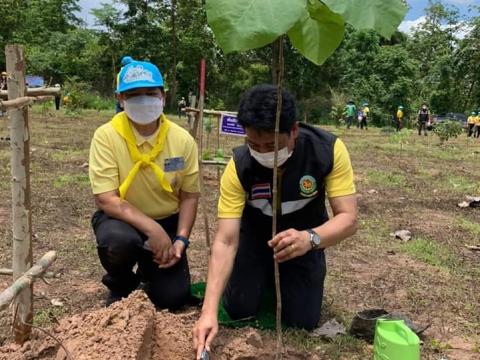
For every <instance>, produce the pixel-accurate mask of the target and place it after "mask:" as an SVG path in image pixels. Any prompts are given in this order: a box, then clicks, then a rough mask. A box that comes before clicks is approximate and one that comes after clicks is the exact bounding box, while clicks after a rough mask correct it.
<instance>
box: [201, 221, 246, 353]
mask: <svg viewBox="0 0 480 360" xmlns="http://www.w3.org/2000/svg"><path fill="white" fill-rule="evenodd" d="M239 233H240V219H219V220H218V232H217V234H216V236H215V240H214V242H213V245H212V254H211V256H210V261H209V265H208V277H207V289H206V292H205V300H204V302H203V307H202V314H201V316H200V319H199V320H198V321H197V323H196V324H195V327H194V328H193V344H194V348H195V349H196V350H197V357H196V358H197V359H200V354H201V352H202V351H203V349H204V348H206V349H207V350H210V344H211V342H212V340H213V339H214V337H215V335H216V334H217V332H218V319H217V313H218V305H219V302H220V297H221V295H222V293H223V290H224V289H225V286H226V284H227V280H228V279H229V277H230V274H231V272H232V268H233V263H234V260H235V255H236V253H237V249H238V242H239Z"/></svg>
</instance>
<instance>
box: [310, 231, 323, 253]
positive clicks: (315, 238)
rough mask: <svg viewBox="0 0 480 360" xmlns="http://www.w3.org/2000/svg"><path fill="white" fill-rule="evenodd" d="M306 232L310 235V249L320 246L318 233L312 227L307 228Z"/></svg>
mask: <svg viewBox="0 0 480 360" xmlns="http://www.w3.org/2000/svg"><path fill="white" fill-rule="evenodd" d="M307 232H308V233H309V235H310V245H312V250H317V249H318V248H320V242H321V239H320V235H318V234H317V233H316V232H315V231H313V230H312V229H307Z"/></svg>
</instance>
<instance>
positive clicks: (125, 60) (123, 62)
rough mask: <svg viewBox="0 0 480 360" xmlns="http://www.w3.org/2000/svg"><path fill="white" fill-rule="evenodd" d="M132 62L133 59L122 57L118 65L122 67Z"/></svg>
mask: <svg viewBox="0 0 480 360" xmlns="http://www.w3.org/2000/svg"><path fill="white" fill-rule="evenodd" d="M132 61H133V58H132V57H131V56H124V57H123V58H122V61H121V62H120V64H122V66H125V65H127V64H130V63H131V62H132Z"/></svg>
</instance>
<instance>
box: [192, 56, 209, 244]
mask: <svg viewBox="0 0 480 360" xmlns="http://www.w3.org/2000/svg"><path fill="white" fill-rule="evenodd" d="M204 102H205V59H204V58H202V59H201V61H200V97H199V99H198V108H199V112H198V114H197V115H198V122H197V119H196V121H195V122H196V123H197V129H198V127H200V134H199V136H198V144H199V149H198V152H199V157H198V159H199V160H198V163H199V164H198V167H199V174H200V176H199V179H200V204H201V206H202V213H203V222H204V224H205V241H206V244H207V249H208V251H209V252H210V227H209V223H208V208H207V201H206V199H205V185H204V183H203V164H202V156H203V105H204Z"/></svg>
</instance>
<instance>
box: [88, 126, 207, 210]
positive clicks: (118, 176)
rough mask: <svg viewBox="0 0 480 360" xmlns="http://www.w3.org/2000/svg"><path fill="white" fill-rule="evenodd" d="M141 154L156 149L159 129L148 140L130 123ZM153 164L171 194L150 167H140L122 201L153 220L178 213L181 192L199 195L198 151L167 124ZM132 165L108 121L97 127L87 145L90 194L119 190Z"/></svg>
mask: <svg viewBox="0 0 480 360" xmlns="http://www.w3.org/2000/svg"><path fill="white" fill-rule="evenodd" d="M130 127H131V129H132V130H133V134H134V135H135V138H136V143H137V148H138V149H139V151H140V152H141V153H149V152H150V150H152V148H153V147H154V146H155V144H156V140H157V135H158V131H159V129H157V131H156V132H155V133H154V134H152V135H151V136H149V137H148V138H145V137H143V136H142V135H140V134H139V133H138V132H137V131H136V130H135V128H134V127H133V126H132V125H131V124H130ZM155 163H156V164H157V165H158V166H160V167H161V168H162V170H163V171H164V172H165V179H166V180H167V181H168V182H169V183H170V185H171V187H172V189H173V192H172V193H169V192H167V191H165V190H164V189H163V188H162V186H161V185H160V183H159V182H158V179H157V177H156V176H155V174H154V172H153V170H152V168H151V167H150V166H147V167H142V168H141V169H140V171H139V172H138V174H137V176H136V177H135V179H134V180H133V182H132V184H131V186H130V187H129V188H128V191H127V194H126V197H125V200H127V201H128V202H129V203H130V204H132V205H133V206H135V207H136V208H137V209H139V210H140V211H142V212H143V213H144V214H146V215H148V216H150V217H151V218H153V219H162V218H165V217H168V216H170V215H172V214H175V213H177V212H178V211H179V193H180V190H182V191H185V192H190V193H198V192H200V187H199V182H198V151H197V145H196V143H195V140H194V139H193V138H192V137H191V136H190V134H189V133H188V132H187V131H186V130H185V129H183V128H182V127H180V126H178V125H177V124H175V123H173V122H171V121H170V127H169V129H168V133H167V137H166V140H165V145H164V148H163V151H162V152H161V153H160V154H159V155H158V156H157V158H156V159H155ZM133 165H134V163H133V161H132V159H131V158H130V153H129V152H128V147H127V144H126V142H125V140H124V139H123V138H122V137H121V136H120V134H118V132H117V131H116V130H115V129H114V128H113V126H112V125H111V124H110V122H108V123H106V124H104V125H102V126H101V127H99V128H98V129H97V130H96V131H95V134H94V136H93V139H92V143H91V146H90V160H89V175H90V183H91V187H92V191H93V193H94V194H101V193H104V192H108V191H113V190H118V188H119V186H120V185H121V184H122V183H123V181H124V180H125V178H126V177H127V175H128V174H129V172H130V170H131V169H132V167H133Z"/></svg>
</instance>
